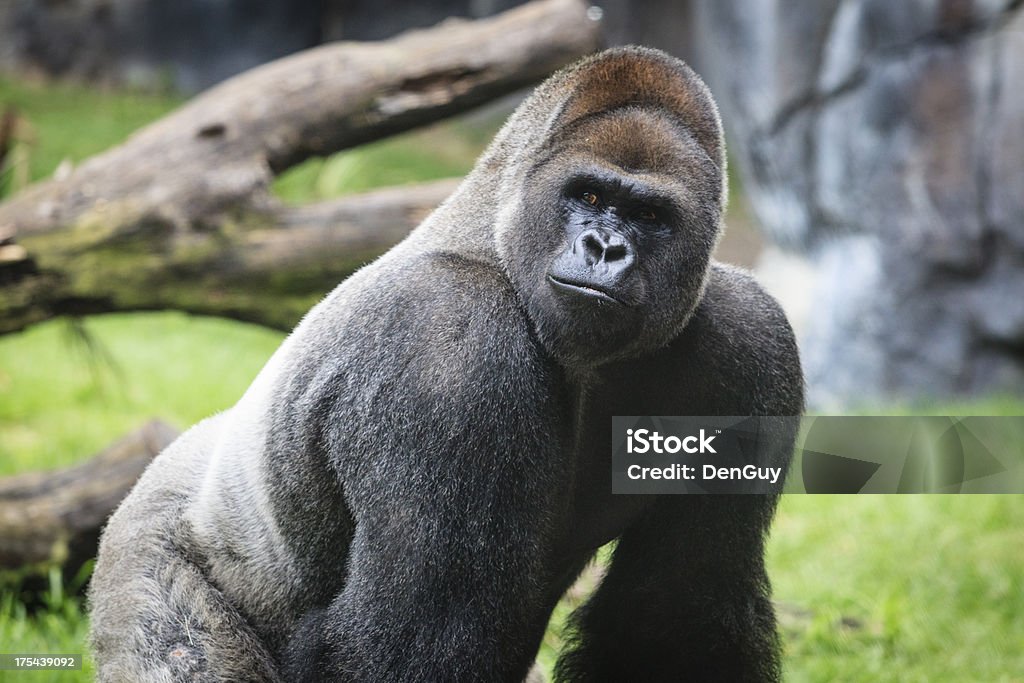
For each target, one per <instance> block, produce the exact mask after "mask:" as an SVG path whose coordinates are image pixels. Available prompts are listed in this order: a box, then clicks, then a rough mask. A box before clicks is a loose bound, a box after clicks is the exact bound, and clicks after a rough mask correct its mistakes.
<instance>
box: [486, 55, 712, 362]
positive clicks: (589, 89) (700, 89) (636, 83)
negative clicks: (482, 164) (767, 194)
mask: <svg viewBox="0 0 1024 683" xmlns="http://www.w3.org/2000/svg"><path fill="white" fill-rule="evenodd" d="M556 95H557V96H556ZM541 116H544V118H545V119H546V122H545V123H546V125H544V126H543V127H542V128H541V130H542V131H543V134H542V135H539V136H536V135H535V137H534V139H532V140H529V141H524V140H516V141H515V142H514V143H513V142H512V141H511V140H510V138H514V137H515V131H516V130H517V129H519V128H520V127H523V126H524V125H525V124H527V123H528V124H529V125H528V127H534V126H536V122H537V120H538V119H539V118H540V117H541ZM524 119H529V121H528V122H527V121H524ZM534 130H536V128H534ZM524 142H525V144H524ZM517 146H518V149H520V150H522V152H521V153H520V154H518V155H517V156H518V157H519V158H518V159H517V162H516V163H513V164H506V168H508V167H509V166H511V167H513V168H516V169H518V170H517V172H516V173H515V174H514V177H509V176H512V174H505V175H506V177H505V178H504V183H503V186H504V188H508V190H507V191H501V193H500V196H499V199H498V201H499V202H500V203H501V207H500V210H499V214H498V215H499V221H498V227H497V250H498V254H499V258H500V260H501V262H502V265H503V266H504V268H505V270H506V271H507V273H508V274H509V276H510V278H511V279H512V281H513V282H514V284H515V289H516V291H517V292H518V293H519V295H520V297H521V299H522V300H523V303H524V306H525V308H526V310H527V313H528V315H529V317H530V319H531V321H532V322H533V325H534V327H535V329H536V331H537V334H538V335H539V337H540V339H541V342H542V343H543V344H544V346H545V347H546V348H547V349H548V351H549V352H550V353H552V354H553V355H554V356H555V357H556V358H558V359H559V360H560V361H561V362H563V363H564V364H566V365H567V366H569V367H571V368H577V369H583V368H586V367H592V366H595V365H599V364H601V363H605V362H607V361H609V360H615V359H621V358H626V357H631V356H636V355H638V354H640V353H643V352H646V351H650V350H652V349H654V348H657V347H660V346H663V345H664V344H666V343H667V342H668V341H669V340H670V339H672V338H673V337H674V336H675V335H676V334H678V332H679V330H680V329H681V328H682V327H683V326H684V325H685V323H686V321H687V319H688V317H689V315H690V313H691V312H692V311H693V309H694V307H695V306H696V304H697V302H698V300H699V299H700V295H701V291H702V288H703V284H704V281H705V278H706V275H707V271H708V265H709V262H710V257H711V252H712V250H713V249H714V246H715V243H716V241H717V238H718V235H719V232H720V222H721V212H722V208H723V202H724V198H725V158H724V153H723V145H722V133H721V125H720V123H719V119H718V114H717V111H716V109H715V105H714V102H713V101H712V99H711V96H710V94H709V93H708V91H707V88H706V87H705V86H704V84H703V83H702V82H701V81H700V79H699V78H698V77H697V76H696V74H694V73H693V72H692V71H691V70H690V69H689V68H688V67H686V66H685V65H684V64H682V63H681V62H679V61H677V60H673V59H671V58H669V57H667V56H665V55H663V54H662V53H659V52H655V51H652V50H644V49H638V48H624V49H618V50H611V51H607V52H604V53H602V54H600V55H598V56H597V57H595V58H592V59H590V60H587V61H584V62H582V63H581V64H579V65H577V66H576V67H574V68H572V69H570V70H567V71H564V72H562V73H561V74H560V75H558V76H556V77H555V78H553V79H551V80H550V81H548V82H547V83H546V84H545V85H544V86H542V87H541V88H540V89H538V91H537V93H536V94H535V95H534V96H533V97H531V98H530V99H529V100H527V102H525V103H524V104H523V106H522V107H521V108H520V110H519V111H518V112H517V113H516V114H515V115H513V117H512V119H511V120H510V121H509V124H508V125H507V126H506V130H504V131H502V134H500V135H499V137H498V139H497V140H496V142H495V148H497V149H498V150H509V149H516V148H517ZM488 156H491V155H488ZM486 159H487V156H485V160H486ZM517 188H518V189H517Z"/></svg>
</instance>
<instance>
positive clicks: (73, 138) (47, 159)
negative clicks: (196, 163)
mask: <svg viewBox="0 0 1024 683" xmlns="http://www.w3.org/2000/svg"><path fill="white" fill-rule="evenodd" d="M181 102H182V99H181V98H179V97H176V96H173V95H156V94H142V93H132V92H124V91H104V90H96V89H94V88H87V87H85V86H81V85H75V84H67V83H57V84H54V83H49V84H46V85H43V84H38V83H26V82H21V81H15V80H11V79H9V78H0V110H2V109H3V108H4V107H5V106H7V105H13V106H14V107H15V108H16V109H17V111H18V113H19V115H20V116H21V117H22V118H23V120H24V121H26V122H27V124H28V125H27V126H22V127H21V128H20V129H19V138H20V139H21V144H22V145H23V146H24V147H25V149H26V157H27V163H28V169H27V170H28V174H27V175H28V177H29V179H30V180H31V181H36V180H40V179H42V178H46V177H48V176H50V175H51V174H52V173H53V171H54V169H56V168H57V166H58V165H59V164H60V163H61V162H62V161H64V160H65V159H68V160H70V161H72V162H78V161H81V160H83V159H85V158H86V157H89V156H92V155H93V154H97V153H98V152H102V151H103V150H105V149H107V148H108V147H111V146H113V145H115V144H117V143H119V142H121V141H122V140H124V139H125V138H126V137H127V136H128V134H129V133H131V132H132V131H133V130H135V129H137V128H139V127H141V126H143V125H144V124H146V123H149V122H150V121H153V120H154V119H156V118H159V117H160V116H162V115H163V114H166V113H167V112H169V111H171V110H172V109H174V108H175V107H176V106H178V105H179V104H180V103H181ZM4 175H5V178H3V179H0V184H2V182H9V180H10V176H11V175H12V174H11V173H10V172H7V173H5V174H4ZM0 196H3V192H0Z"/></svg>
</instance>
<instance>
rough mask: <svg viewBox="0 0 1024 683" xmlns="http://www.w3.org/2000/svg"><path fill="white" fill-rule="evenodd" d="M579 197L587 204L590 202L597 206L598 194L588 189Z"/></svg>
mask: <svg viewBox="0 0 1024 683" xmlns="http://www.w3.org/2000/svg"><path fill="white" fill-rule="evenodd" d="M580 199H582V200H583V201H585V202H586V203H587V204H590V205H591V206H597V202H598V201H600V200H599V198H598V196H597V195H596V194H594V193H593V192H590V191H589V190H588V191H586V192H584V193H583V194H581V195H580Z"/></svg>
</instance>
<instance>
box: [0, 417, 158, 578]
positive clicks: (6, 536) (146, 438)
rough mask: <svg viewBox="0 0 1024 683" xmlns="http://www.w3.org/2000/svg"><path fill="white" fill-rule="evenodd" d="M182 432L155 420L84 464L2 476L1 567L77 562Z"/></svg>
mask: <svg viewBox="0 0 1024 683" xmlns="http://www.w3.org/2000/svg"><path fill="white" fill-rule="evenodd" d="M177 436H178V431H177V430H176V429H174V428H173V427H170V426H169V425H167V424H165V423H163V422H160V421H159V420H153V421H151V422H148V423H146V424H145V425H143V426H142V427H141V428H139V429H138V430H137V431H135V432H132V433H131V434H129V435H127V436H125V437H123V438H122V439H120V440H119V441H117V442H116V443H114V444H112V445H110V446H109V447H107V448H106V449H104V450H103V451H101V452H100V453H99V454H98V455H96V456H95V457H93V458H92V459H91V460H88V461H86V462H84V463H82V464H81V465H76V466H74V467H70V468H67V469H63V470H58V471H55V472H33V473H29V474H19V475H15V476H13V477H7V478H4V479H0V569H15V568H20V567H32V566H48V565H54V564H56V565H60V566H72V565H75V566H77V565H80V564H81V562H84V561H85V560H87V559H89V558H91V557H94V556H95V553H96V545H97V542H98V540H99V534H100V530H101V529H102V528H103V525H104V524H106V522H107V518H108V517H109V516H110V514H111V513H112V512H113V511H114V509H115V508H116V507H117V506H118V504H119V503H120V502H121V500H122V499H123V498H124V497H125V495H126V494H127V493H128V491H129V490H130V489H131V487H132V486H133V485H134V484H135V481H136V480H137V479H138V478H139V475H140V474H142V471H143V470H144V469H145V468H146V466H147V465H148V464H149V462H150V460H152V459H153V458H154V457H155V456H156V455H157V453H159V452H160V451H161V450H163V449H164V448H165V447H166V446H167V445H168V444H170V443H171V442H172V441H173V440H174V439H175V438H177Z"/></svg>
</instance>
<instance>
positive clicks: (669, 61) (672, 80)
mask: <svg viewBox="0 0 1024 683" xmlns="http://www.w3.org/2000/svg"><path fill="white" fill-rule="evenodd" d="M567 76H568V78H569V82H568V83H567V85H568V86H569V88H571V90H570V95H569V97H568V99H567V100H566V101H565V103H564V104H563V106H562V109H561V111H560V112H559V114H558V116H557V118H556V120H555V130H559V129H562V128H563V127H565V126H570V125H572V124H573V123H574V122H576V121H578V120H579V119H581V118H584V117H586V116H590V115H592V114H598V113H601V112H605V111H610V110H614V109H618V108H620V107H627V106H638V107H653V108H657V109H661V110H664V111H666V112H668V113H669V114H671V115H673V116H675V117H676V118H677V119H679V121H680V123H681V124H682V125H683V126H684V127H685V128H686V129H687V130H689V131H690V133H691V134H692V135H693V137H694V139H696V141H697V144H699V145H700V146H701V147H702V148H703V149H704V151H705V152H707V155H708V156H709V157H710V158H711V160H712V161H713V162H714V163H715V164H716V165H717V166H718V167H719V168H720V169H722V170H723V171H724V170H725V157H724V154H725V150H724V147H723V142H722V123H721V121H720V120H719V118H718V108H717V107H716V106H715V102H714V100H713V99H712V98H711V92H710V91H709V90H708V88H707V86H706V85H704V81H702V80H701V79H700V77H699V76H698V75H697V74H696V73H694V72H693V70H692V69H691V68H690V67H688V66H687V65H686V64H684V63H683V62H682V61H681V60H679V59H676V58H675V57H671V56H669V55H667V54H665V53H664V52H661V51H658V50H652V49H650V48H640V47H624V48H614V49H611V50H606V51H604V52H602V53H600V54H598V55H596V56H595V57H593V58H592V59H590V60H587V61H585V62H583V63H582V64H580V66H579V67H578V68H577V69H575V70H573V71H572V72H570V73H569V74H567Z"/></svg>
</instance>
